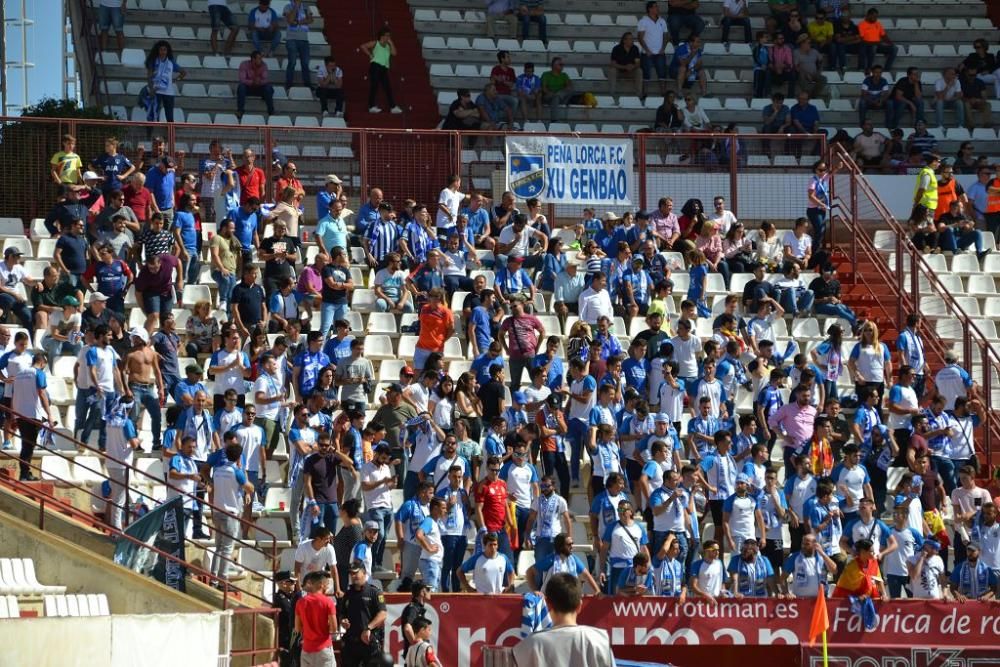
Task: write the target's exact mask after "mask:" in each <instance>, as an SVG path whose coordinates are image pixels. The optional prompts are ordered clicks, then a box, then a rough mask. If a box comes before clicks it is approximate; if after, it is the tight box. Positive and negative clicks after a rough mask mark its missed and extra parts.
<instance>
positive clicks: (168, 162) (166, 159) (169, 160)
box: [160, 155, 177, 167]
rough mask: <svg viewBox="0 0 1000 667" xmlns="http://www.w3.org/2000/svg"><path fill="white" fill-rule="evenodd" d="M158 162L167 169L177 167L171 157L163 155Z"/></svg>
mask: <svg viewBox="0 0 1000 667" xmlns="http://www.w3.org/2000/svg"><path fill="white" fill-rule="evenodd" d="M160 162H162V163H163V164H165V165H167V166H168V167H176V166H177V163H176V162H174V159H173V158H172V157H170V156H169V155H164V156H163V157H162V158H161V159H160Z"/></svg>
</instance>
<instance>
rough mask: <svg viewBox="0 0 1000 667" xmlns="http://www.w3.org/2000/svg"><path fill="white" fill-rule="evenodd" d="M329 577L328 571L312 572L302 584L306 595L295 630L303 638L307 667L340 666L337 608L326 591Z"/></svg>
mask: <svg viewBox="0 0 1000 667" xmlns="http://www.w3.org/2000/svg"><path fill="white" fill-rule="evenodd" d="M329 578H330V574H329V573H328V572H310V573H309V574H307V575H306V576H305V579H304V580H303V581H302V586H303V589H304V590H305V592H306V596H305V597H304V598H302V599H301V600H299V601H298V603H297V604H296V605H295V631H296V632H298V633H300V634H301V635H302V665H303V667H307V666H308V667H336V663H335V662H334V658H333V637H332V635H333V633H334V632H336V630H337V606H336V605H335V604H334V603H333V600H331V599H330V597H329V596H328V595H327V594H326V593H325V592H324V591H326V588H327V585H328V583H329V582H328V581H327V580H328V579H329Z"/></svg>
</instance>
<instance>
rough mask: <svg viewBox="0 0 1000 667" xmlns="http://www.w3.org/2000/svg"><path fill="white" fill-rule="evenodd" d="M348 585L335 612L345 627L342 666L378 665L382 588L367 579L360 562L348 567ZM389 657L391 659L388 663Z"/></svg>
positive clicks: (380, 661) (381, 659) (380, 657)
mask: <svg viewBox="0 0 1000 667" xmlns="http://www.w3.org/2000/svg"><path fill="white" fill-rule="evenodd" d="M348 572H349V573H350V579H351V585H350V586H349V587H348V588H347V590H346V591H345V592H344V597H343V598H341V599H340V603H339V609H338V610H337V615H338V616H339V617H340V619H341V621H340V625H341V626H342V627H343V628H344V637H343V651H342V653H341V665H342V667H381V665H383V664H385V663H384V659H385V657H386V656H385V654H384V652H383V646H384V645H385V641H384V638H383V636H384V631H383V626H384V625H385V618H386V611H385V596H384V595H383V594H382V591H381V590H379V589H378V588H377V587H375V586H373V585H372V584H370V583H369V582H368V574H367V572H366V571H365V565H364V563H363V562H361V561H359V560H356V561H353V562H352V563H351V564H350V565H349V566H348ZM389 664H392V663H391V660H390V663H389Z"/></svg>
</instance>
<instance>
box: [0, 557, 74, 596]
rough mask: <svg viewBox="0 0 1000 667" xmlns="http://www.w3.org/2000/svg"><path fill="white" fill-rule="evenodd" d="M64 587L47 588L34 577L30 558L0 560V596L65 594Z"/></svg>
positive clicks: (33, 563) (33, 567)
mask: <svg viewBox="0 0 1000 667" xmlns="http://www.w3.org/2000/svg"><path fill="white" fill-rule="evenodd" d="M65 592H66V587H65V586H47V585H45V584H41V583H39V582H38V577H37V576H35V561H33V560H32V559H30V558H0V595H29V596H37V595H46V594H58V593H65Z"/></svg>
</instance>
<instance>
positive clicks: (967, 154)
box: [954, 141, 978, 174]
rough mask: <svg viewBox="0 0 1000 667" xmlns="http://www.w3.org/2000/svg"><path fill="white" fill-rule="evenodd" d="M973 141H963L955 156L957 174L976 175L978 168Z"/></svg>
mask: <svg viewBox="0 0 1000 667" xmlns="http://www.w3.org/2000/svg"><path fill="white" fill-rule="evenodd" d="M973 150H974V148H973V146H972V142H971V141H963V142H962V145H961V146H959V147H958V153H956V154H955V164H954V169H955V173H956V174H974V173H976V170H977V168H978V163H977V161H976V156H975V155H974V154H973Z"/></svg>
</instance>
